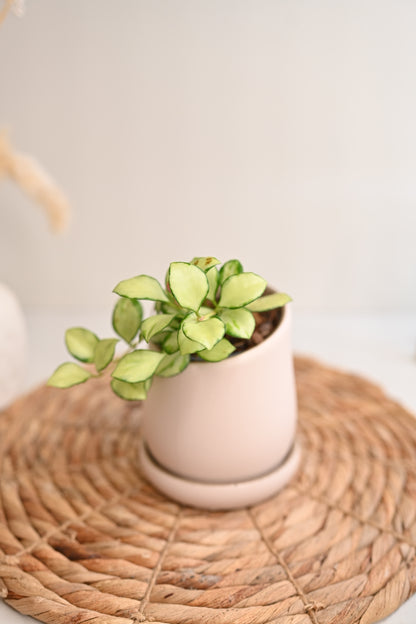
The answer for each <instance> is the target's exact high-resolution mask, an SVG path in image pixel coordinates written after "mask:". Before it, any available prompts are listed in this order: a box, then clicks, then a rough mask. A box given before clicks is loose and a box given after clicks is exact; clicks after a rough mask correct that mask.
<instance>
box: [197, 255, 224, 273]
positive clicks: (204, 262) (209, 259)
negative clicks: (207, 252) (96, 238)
mask: <svg viewBox="0 0 416 624" xmlns="http://www.w3.org/2000/svg"><path fill="white" fill-rule="evenodd" d="M191 264H194V265H195V266H197V267H199V268H200V269H202V270H203V271H208V269H210V268H211V267H214V266H216V265H217V264H221V262H220V260H218V258H214V257H213V256H202V257H196V258H193V259H192V260H191Z"/></svg>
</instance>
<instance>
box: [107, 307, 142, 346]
mask: <svg viewBox="0 0 416 624" xmlns="http://www.w3.org/2000/svg"><path fill="white" fill-rule="evenodd" d="M142 317H143V310H142V306H141V305H140V303H139V302H138V301H135V300H134V299H126V298H125V297H122V298H121V299H119V300H118V301H117V303H116V305H115V306H114V310H113V317H112V324H113V329H114V331H115V332H116V334H118V335H119V336H120V338H123V340H125V341H126V342H128V343H129V344H130V343H131V342H132V340H133V338H134V337H135V336H136V334H137V332H138V331H139V329H140V323H141V322H142Z"/></svg>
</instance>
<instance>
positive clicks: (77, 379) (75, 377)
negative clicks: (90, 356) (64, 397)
mask: <svg viewBox="0 0 416 624" xmlns="http://www.w3.org/2000/svg"><path fill="white" fill-rule="evenodd" d="M90 377H92V375H91V373H90V372H88V371H87V370H85V368H82V366H79V364H74V363H73V362H65V363H64V364H61V365H60V366H58V368H57V369H56V371H55V372H54V373H53V375H51V376H50V377H49V379H48V381H47V385H48V386H54V387H55V388H70V387H71V386H76V385H77V384H81V383H84V381H87V379H89V378H90Z"/></svg>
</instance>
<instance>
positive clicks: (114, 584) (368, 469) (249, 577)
mask: <svg viewBox="0 0 416 624" xmlns="http://www.w3.org/2000/svg"><path fill="white" fill-rule="evenodd" d="M296 374H297V384H298V393H299V408H300V414H299V416H300V422H299V440H300V442H301V446H302V453H303V458H302V464H301V467H300V469H299V472H298V474H297V476H296V477H295V478H294V479H293V480H292V481H291V483H290V484H289V485H288V486H287V487H286V488H285V489H284V490H282V491H281V492H280V493H279V494H277V495H276V496H274V497H273V498H272V499H270V500H268V501H266V502H264V503H262V504H260V505H257V506H255V507H252V508H250V509H242V510H238V511H231V512H221V513H219V512H217V513H213V512H205V511H201V510H197V509H191V508H186V507H182V506H180V505H177V504H175V503H173V502H171V501H169V500H168V499H166V498H165V497H163V496H162V495H160V494H158V493H157V492H156V491H155V490H154V489H153V488H152V487H151V486H150V485H149V484H148V483H146V481H145V480H144V479H142V476H141V474H140V470H139V468H138V465H137V448H138V438H139V436H140V427H139V421H140V406H139V407H138V406H137V405H134V406H131V405H128V404H126V403H123V402H122V401H121V400H119V399H117V398H116V397H113V396H112V395H111V393H110V392H109V391H108V390H107V389H105V388H104V387H103V386H102V385H100V382H98V384H97V385H91V384H90V385H88V384H87V385H84V386H78V387H76V388H73V389H71V390H68V391H59V390H55V389H51V388H40V389H38V390H37V391H35V392H34V393H32V394H31V395H29V396H27V397H24V398H23V399H21V400H19V401H18V402H17V403H15V404H14V405H13V406H12V407H11V408H10V409H9V410H8V411H7V412H5V413H4V414H3V415H2V416H1V417H0V461H1V473H0V487H1V491H0V593H1V595H2V597H3V598H4V600H5V601H6V602H7V603H8V604H9V605H11V606H12V607H14V608H15V609H17V610H18V611H20V612H22V613H26V614H30V615H32V616H34V617H35V618H38V619H39V620H41V621H44V622H50V623H52V624H75V623H76V624H83V623H87V622H88V624H133V623H137V622H156V623H159V624H162V623H163V624H204V623H206V624H266V623H268V624H330V623H331V624H332V623H334V624H335V623H339V624H352V623H355V622H360V624H369V623H370V622H375V621H377V620H379V619H381V618H383V617H385V616H386V615H388V614H389V613H391V612H392V611H394V610H395V609H396V608H397V607H398V606H399V605H400V604H401V603H402V602H404V601H405V600H406V599H407V598H408V597H409V596H410V595H411V594H412V593H413V592H414V591H415V589H416V558H415V547H416V461H415V455H416V453H415V451H416V420H414V419H413V418H412V416H410V415H409V414H408V413H406V412H405V411H404V410H403V409H402V408H401V407H400V406H398V405H397V404H396V403H395V402H393V401H391V400H389V399H388V398H386V396H384V395H383V393H382V392H381V391H380V390H379V389H378V388H377V387H375V386H374V385H372V384H370V383H368V382H367V381H365V380H363V379H361V378H358V377H356V376H353V375H349V374H344V373H341V372H338V371H334V370H332V369H330V368H328V367H324V366H322V365H320V364H317V363H316V362H313V361H311V360H307V359H297V361H296Z"/></svg>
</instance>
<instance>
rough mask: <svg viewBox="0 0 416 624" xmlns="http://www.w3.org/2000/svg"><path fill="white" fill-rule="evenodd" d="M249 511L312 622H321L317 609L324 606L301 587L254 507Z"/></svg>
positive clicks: (263, 539) (314, 623)
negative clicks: (253, 509) (268, 534)
mask: <svg viewBox="0 0 416 624" xmlns="http://www.w3.org/2000/svg"><path fill="white" fill-rule="evenodd" d="M247 512H248V515H249V516H250V519H251V521H252V523H253V525H254V528H255V529H256V531H257V532H258V534H259V535H260V538H261V540H262V542H263V543H264V544H265V546H266V548H267V550H268V551H269V552H270V553H271V554H272V555H273V557H274V558H275V559H276V561H277V562H278V564H279V565H280V566H281V567H282V568H283V570H284V572H285V574H286V577H287V579H288V581H289V582H290V583H291V584H292V585H293V587H294V588H295V591H296V593H297V595H298V596H299V598H300V599H301V600H302V602H303V607H304V609H305V612H306V613H307V615H308V616H309V618H310V619H311V622H312V624H319V620H318V618H317V617H316V613H315V611H317V610H318V609H320V608H322V606H321V605H319V604H317V603H314V602H311V601H310V600H308V597H307V595H306V594H305V593H304V592H303V591H302V588H301V587H300V585H299V584H298V582H297V581H296V579H295V577H294V576H293V574H292V573H291V571H290V569H289V566H288V565H287V563H286V561H285V560H284V558H283V557H282V556H281V554H280V553H279V552H278V551H277V550H276V549H275V548H274V547H273V544H272V543H271V542H270V540H269V539H268V537H267V536H266V535H265V533H264V531H263V529H262V528H261V526H260V525H259V523H258V522H257V519H256V517H255V516H254V514H253V511H252V509H250V508H248V509H247Z"/></svg>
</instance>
